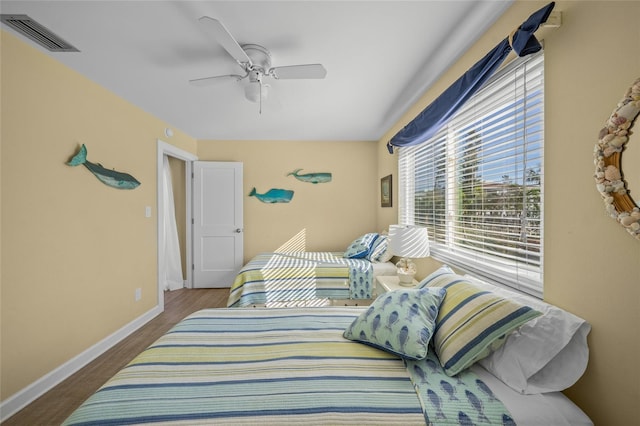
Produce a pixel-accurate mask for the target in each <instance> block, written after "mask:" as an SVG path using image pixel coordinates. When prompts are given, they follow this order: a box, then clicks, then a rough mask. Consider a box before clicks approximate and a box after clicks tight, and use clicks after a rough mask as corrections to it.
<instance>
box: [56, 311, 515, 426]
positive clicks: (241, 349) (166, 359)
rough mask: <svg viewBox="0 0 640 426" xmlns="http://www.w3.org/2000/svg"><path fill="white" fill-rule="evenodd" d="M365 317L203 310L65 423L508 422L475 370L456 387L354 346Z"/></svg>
mask: <svg viewBox="0 0 640 426" xmlns="http://www.w3.org/2000/svg"><path fill="white" fill-rule="evenodd" d="M363 309H364V308H359V307H353V308H351V307H348V308H347V307H328V308H305V309H301V308H288V309H207V310H203V311H199V312H196V313H194V314H192V315H190V316H189V317H187V318H186V319H185V320H183V321H182V322H180V323H179V324H177V325H176V326H175V327H174V328H173V329H172V330H170V331H169V332H167V334H165V335H164V336H163V337H161V338H160V339H159V340H158V341H156V342H155V343H154V344H152V345H151V346H150V347H149V348H148V349H146V350H145V351H144V352H142V353H141V354H140V355H139V356H138V357H136V358H135V359H134V360H133V361H132V362H131V363H130V364H129V365H127V366H126V367H125V368H123V369H122V370H121V371H120V372H119V373H118V374H116V375H115V376H114V377H113V378H112V379H110V380H109V381H108V382H107V383H106V384H105V385H104V386H103V387H102V388H100V389H99V390H98V391H97V392H96V393H95V394H94V395H93V396H92V397H90V398H89V399H88V400H87V401H86V402H84V403H83V404H82V406H80V407H79V408H78V409H77V410H76V411H75V412H74V413H73V414H72V415H71V416H70V417H69V418H68V419H67V420H66V421H65V423H64V424H65V425H76V426H77V425H128V424H183V425H195V424H278V425H283V424H384V425H394V424H396V425H411V424H423V425H424V424H425V423H426V424H433V425H445V424H446V425H450V424H488V422H489V421H491V422H492V424H502V416H503V415H508V413H507V412H506V410H505V409H504V407H503V406H502V404H501V403H500V402H499V401H498V400H497V399H495V397H494V396H493V394H492V393H491V391H490V390H488V388H487V389H486V390H484V391H483V390H482V389H483V384H479V383H478V382H480V383H481V381H479V379H478V378H477V376H475V375H474V374H473V373H470V372H469V373H466V372H465V373H463V374H461V375H460V377H459V378H456V379H451V378H447V377H446V375H445V374H444V372H442V369H440V368H439V367H438V365H439V364H437V363H434V362H433V359H430V360H425V361H424V364H423V365H422V366H421V367H419V368H416V367H415V364H411V365H410V368H407V367H405V363H404V362H403V361H402V360H401V359H399V358H397V357H395V356H394V355H391V354H389V353H387V352H384V351H381V350H379V349H375V348H372V347H370V346H366V345H363V344H360V343H356V342H352V341H350V340H347V339H345V338H343V337H342V332H343V331H344V329H345V328H346V327H347V326H348V325H349V324H350V323H351V322H352V321H353V320H354V318H355V317H356V316H357V315H359V314H360V313H361V312H363ZM407 370H411V371H413V372H414V373H415V374H417V376H416V377H417V379H416V378H415V377H414V379H413V381H412V378H411V375H410V374H409V373H408V372H407ZM415 374H414V376H415ZM443 380H449V382H450V384H449V385H447V384H444V383H443ZM427 382H428V383H429V384H433V386H432V387H430V388H429V389H426V388H424V387H425V386H426V384H427ZM467 384H469V385H468V386H467ZM485 387H486V385H485ZM417 388H424V390H423V391H420V389H418V392H416V389H417ZM478 389H481V390H480V391H478ZM468 392H472V393H473V395H474V397H473V399H470V398H469V396H468V395H469V394H468ZM421 401H422V402H421ZM496 407H499V408H496ZM423 408H424V409H426V410H427V411H426V412H423ZM460 413H462V414H460ZM465 413H466V414H465ZM467 418H468V419H470V421H471V422H472V423H467V422H466V419H467Z"/></svg>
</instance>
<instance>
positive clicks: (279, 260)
mask: <svg viewBox="0 0 640 426" xmlns="http://www.w3.org/2000/svg"><path fill="white" fill-rule="evenodd" d="M372 295H373V267H372V265H371V262H369V261H368V260H366V259H346V258H344V257H342V253H340V252H289V253H261V254H259V255H257V256H256V257H254V258H253V259H251V260H250V261H249V262H248V263H247V264H246V265H244V266H243V267H242V269H240V271H239V272H238V275H237V276H236V278H235V280H234V283H233V285H232V286H231V290H230V292H229V300H228V301H227V306H228V307H245V306H253V305H257V304H259V305H265V306H268V307H284V306H289V307H290V306H296V302H298V305H304V306H322V305H326V304H328V303H323V302H327V301H328V300H329V299H370V298H371V297H372ZM299 302H308V303H304V304H302V303H299Z"/></svg>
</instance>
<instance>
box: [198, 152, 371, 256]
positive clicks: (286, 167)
mask: <svg viewBox="0 0 640 426" xmlns="http://www.w3.org/2000/svg"><path fill="white" fill-rule="evenodd" d="M376 147H377V145H376V143H375V142H328V141H321V142H291V141H228V142H220V141H199V142H198V157H199V159H200V160H203V161H204V160H208V161H239V162H242V163H243V170H244V177H243V183H244V194H245V198H244V257H245V260H248V259H250V258H251V257H253V256H255V255H256V254H258V253H260V252H265V251H274V250H275V249H277V248H279V247H281V246H282V245H285V244H287V243H290V244H292V243H294V242H298V241H303V242H304V248H305V249H307V250H310V251H342V250H345V249H346V247H347V245H348V244H349V243H350V242H351V241H352V240H353V239H354V238H356V237H358V236H359V235H362V234H363V233H366V232H371V231H375V230H376V227H375V225H376V206H379V204H376V203H377V202H378V201H377V200H378V198H379V195H378V193H379V189H378V188H379V186H380V184H379V182H380V180H379V179H378V178H377V174H376V173H377V171H376V155H377V154H376ZM298 168H302V169H303V170H302V171H301V172H300V173H302V174H304V173H312V172H331V173H332V181H331V182H328V183H320V184H311V183H307V182H300V181H299V180H297V179H295V178H294V177H293V176H287V174H288V173H290V172H292V171H294V170H295V169H298ZM253 187H255V188H256V191H257V192H258V193H259V194H263V193H265V192H267V191H268V190H269V189H271V188H282V189H292V190H294V196H293V199H292V200H291V202H290V203H276V204H265V203H263V202H261V201H259V200H258V199H257V198H256V197H249V196H248V194H249V192H250V191H251V189H252V188H253ZM299 237H302V238H303V239H302V240H299V239H298V238H299Z"/></svg>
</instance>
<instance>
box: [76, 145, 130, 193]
mask: <svg viewBox="0 0 640 426" xmlns="http://www.w3.org/2000/svg"><path fill="white" fill-rule="evenodd" d="M80 164H82V165H83V166H85V167H86V168H87V169H89V171H90V172H91V173H93V174H94V176H95V177H97V178H98V180H100V182H102V183H104V184H105V185H108V186H110V187H112V188H117V189H134V188H137V187H138V186H140V182H138V180H137V179H136V178H134V177H133V176H131V175H130V174H127V173H122V172H116V171H115V170H109V169H105V168H104V167H102V165H101V164H100V163H98V164H96V163H92V162H91V161H88V160H87V147H86V146H84V144H82V146H81V147H80V151H78V153H77V154H76V155H74V156H73V158H72V159H71V161H69V162H68V163H67V165H69V166H72V167H75V166H79V165H80Z"/></svg>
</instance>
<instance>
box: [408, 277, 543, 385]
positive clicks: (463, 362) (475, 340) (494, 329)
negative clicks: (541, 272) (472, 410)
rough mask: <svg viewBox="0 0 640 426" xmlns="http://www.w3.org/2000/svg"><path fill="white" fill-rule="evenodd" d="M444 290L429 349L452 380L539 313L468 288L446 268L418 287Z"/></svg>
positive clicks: (467, 284)
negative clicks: (442, 288) (431, 348)
mask: <svg viewBox="0 0 640 426" xmlns="http://www.w3.org/2000/svg"><path fill="white" fill-rule="evenodd" d="M425 286H426V287H433V286H435V287H444V288H446V289H447V294H446V296H445V298H444V300H443V301H442V304H441V305H440V310H439V313H438V318H437V320H436V328H435V334H434V336H433V346H434V349H435V352H436V355H438V358H439V359H440V365H442V368H444V371H445V372H446V373H447V374H448V375H449V376H455V375H456V374H458V373H459V372H461V371H462V370H464V369H466V368H468V367H470V366H471V365H473V364H474V363H475V362H476V361H479V360H480V359H482V358H485V357H486V356H487V355H489V354H490V353H491V352H493V351H494V350H496V349H497V348H499V347H500V346H501V345H502V344H504V341H505V339H504V337H505V336H506V335H507V334H509V333H511V332H512V331H514V330H515V329H517V328H518V327H520V326H521V325H522V324H524V323H526V322H527V321H529V320H531V319H533V318H535V317H537V316H540V315H541V313H540V312H538V311H536V310H535V309H532V308H531V307H529V306H523V305H521V304H519V303H516V302H512V301H510V300H508V299H505V298H504V297H501V296H498V295H496V294H494V293H492V292H490V291H487V290H483V289H480V288H478V287H476V286H474V285H472V284H471V283H470V282H469V281H468V280H466V279H464V278H463V277H461V276H460V275H457V274H454V273H453V272H451V269H449V267H446V266H445V267H443V268H440V269H438V270H437V271H436V272H434V273H433V274H431V275H429V276H428V277H427V278H425V279H424V280H423V281H422V282H421V283H420V284H418V287H425Z"/></svg>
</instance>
